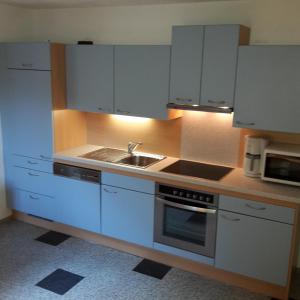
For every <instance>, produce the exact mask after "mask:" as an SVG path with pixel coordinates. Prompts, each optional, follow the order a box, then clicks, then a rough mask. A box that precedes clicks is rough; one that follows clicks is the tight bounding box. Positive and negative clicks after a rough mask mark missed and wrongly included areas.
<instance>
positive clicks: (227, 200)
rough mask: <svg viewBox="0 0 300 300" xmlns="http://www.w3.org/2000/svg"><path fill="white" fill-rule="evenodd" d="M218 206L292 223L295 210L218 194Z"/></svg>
mask: <svg viewBox="0 0 300 300" xmlns="http://www.w3.org/2000/svg"><path fill="white" fill-rule="evenodd" d="M219 208H220V209H223V210H227V211H232V212H237V213H241V214H245V215H249V216H254V217H259V218H264V219H268V220H273V221H278V222H282V223H287V224H294V213H295V210H294V209H292V208H289V207H284V206H277V205H272V204H267V203H261V202H256V201H251V200H246V199H241V198H234V197H229V196H224V195H220V200H219Z"/></svg>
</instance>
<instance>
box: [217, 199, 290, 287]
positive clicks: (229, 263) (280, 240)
mask: <svg viewBox="0 0 300 300" xmlns="http://www.w3.org/2000/svg"><path fill="white" fill-rule="evenodd" d="M220 200H221V202H222V196H221V199H220ZM225 201H226V200H225ZM237 201H238V200H237ZM256 205H260V206H261V204H256ZM278 209H279V208H278ZM253 210H254V209H253ZM266 210H268V208H266ZM257 211H259V213H261V212H262V210H259V208H257ZM278 212H279V211H278ZM271 213H272V211H271ZM285 213H286V212H283V216H284V215H285ZM266 215H268V216H270V213H269V212H267V213H266ZM292 232H293V225H291V224H285V223H282V222H276V221H273V220H268V219H263V218H261V217H256V216H249V215H245V214H240V213H234V212H230V211H225V210H219V213H218V229H217V243H216V257H215V266H216V267H217V268H221V269H224V270H226V271H230V272H234V273H239V274H242V275H245V276H248V277H252V278H256V279H259V280H263V281H266V282H270V283H274V284H277V285H281V286H285V285H286V284H287V276H288V272H289V259H290V255H291V240H292Z"/></svg>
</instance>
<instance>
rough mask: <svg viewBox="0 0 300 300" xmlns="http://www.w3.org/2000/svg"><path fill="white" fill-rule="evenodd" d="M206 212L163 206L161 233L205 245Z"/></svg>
mask: <svg viewBox="0 0 300 300" xmlns="http://www.w3.org/2000/svg"><path fill="white" fill-rule="evenodd" d="M206 227H207V214H205V213H199V212H192V211H188V210H184V209H179V208H175V207H171V206H168V205H165V206H164V228H163V234H164V235H165V236H169V237H172V238H176V239H179V240H182V241H186V242H190V243H194V244H197V245H201V246H205V236H206V229H207V228H206Z"/></svg>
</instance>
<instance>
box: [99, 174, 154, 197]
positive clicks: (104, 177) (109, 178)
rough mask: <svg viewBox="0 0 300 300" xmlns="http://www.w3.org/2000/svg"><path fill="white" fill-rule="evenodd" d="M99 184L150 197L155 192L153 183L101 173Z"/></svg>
mask: <svg viewBox="0 0 300 300" xmlns="http://www.w3.org/2000/svg"><path fill="white" fill-rule="evenodd" d="M101 183H102V184H104V185H110V186H114V187H120V188H123V189H127V190H132V191H137V192H141V193H147V194H152V195H154V190H155V184H154V182H153V181H150V180H145V179H139V178H135V177H130V176H123V175H118V174H112V173H106V172H102V173H101Z"/></svg>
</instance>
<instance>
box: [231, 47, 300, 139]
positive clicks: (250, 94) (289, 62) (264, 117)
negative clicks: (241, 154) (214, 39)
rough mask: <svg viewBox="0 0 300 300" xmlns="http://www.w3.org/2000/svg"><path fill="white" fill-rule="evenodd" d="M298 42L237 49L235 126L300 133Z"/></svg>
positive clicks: (299, 60)
mask: <svg viewBox="0 0 300 300" xmlns="http://www.w3.org/2000/svg"><path fill="white" fill-rule="evenodd" d="M299 82H300V46H245V47H241V48H240V50H239V60H238V73H237V89H236V96H235V109H234V110H235V111H234V126H236V127H246V128H255V129H264V130H271V131H282V132H290V133H300V122H299V116H300V84H299Z"/></svg>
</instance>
